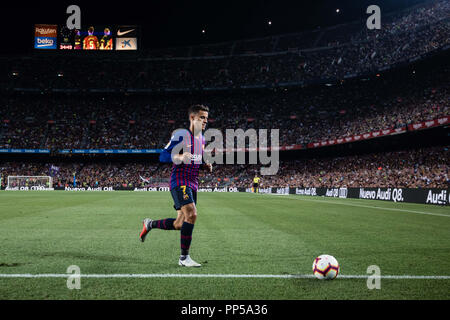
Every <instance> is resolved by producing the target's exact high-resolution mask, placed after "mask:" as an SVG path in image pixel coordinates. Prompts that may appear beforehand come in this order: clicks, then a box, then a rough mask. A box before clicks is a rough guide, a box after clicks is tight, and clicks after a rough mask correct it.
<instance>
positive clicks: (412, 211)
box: [267, 194, 450, 218]
mask: <svg viewBox="0 0 450 320" xmlns="http://www.w3.org/2000/svg"><path fill="white" fill-rule="evenodd" d="M267 195H269V196H273V195H274V194H267ZM286 199H292V200H301V201H313V202H322V203H330V204H341V205H343V206H351V207H361V208H370V209H382V210H391V211H402V212H411V213H418V214H426V215H431V216H440V217H447V218H450V215H449V214H443V213H432V212H423V211H414V210H407V209H397V208H385V207H376V206H365V205H362V204H351V203H344V202H336V201H327V200H316V199H304V198H294V197H286ZM345 200H352V199H345ZM397 203H398V202H397Z"/></svg>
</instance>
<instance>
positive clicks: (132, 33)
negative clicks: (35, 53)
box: [34, 25, 139, 51]
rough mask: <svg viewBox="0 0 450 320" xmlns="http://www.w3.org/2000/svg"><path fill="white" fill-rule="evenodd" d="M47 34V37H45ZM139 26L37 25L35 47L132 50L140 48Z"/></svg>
mask: <svg viewBox="0 0 450 320" xmlns="http://www.w3.org/2000/svg"><path fill="white" fill-rule="evenodd" d="M44 35H45V37H44ZM138 35H139V28H138V26H133V25H131V26H130V25H127V26H125V25H120V26H113V25H91V26H88V27H83V28H81V29H69V28H67V27H66V26H65V25H35V45H34V48H35V49H56V50H68V51H70V50H81V51H83V50H90V51H91V50H101V51H116V50H120V51H122V50H132V51H135V50H137V49H138Z"/></svg>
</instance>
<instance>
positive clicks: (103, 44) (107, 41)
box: [100, 28, 112, 50]
mask: <svg viewBox="0 0 450 320" xmlns="http://www.w3.org/2000/svg"><path fill="white" fill-rule="evenodd" d="M100 50H112V37H111V31H110V30H109V28H105V30H104V35H103V37H102V39H101V40H100Z"/></svg>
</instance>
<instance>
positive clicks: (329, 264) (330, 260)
mask: <svg viewBox="0 0 450 320" xmlns="http://www.w3.org/2000/svg"><path fill="white" fill-rule="evenodd" d="M312 269H313V274H314V275H315V276H316V278H317V279H320V280H324V279H327V280H333V279H334V278H336V277H337V275H338V273H339V263H338V262H337V260H336V258H335V257H333V256H330V255H328V254H323V255H321V256H318V257H317V258H315V259H314V262H313V265H312Z"/></svg>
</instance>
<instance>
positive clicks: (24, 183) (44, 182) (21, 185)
mask: <svg viewBox="0 0 450 320" xmlns="http://www.w3.org/2000/svg"><path fill="white" fill-rule="evenodd" d="M6 190H54V189H53V181H52V177H50V176H8V184H7V186H6Z"/></svg>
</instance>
